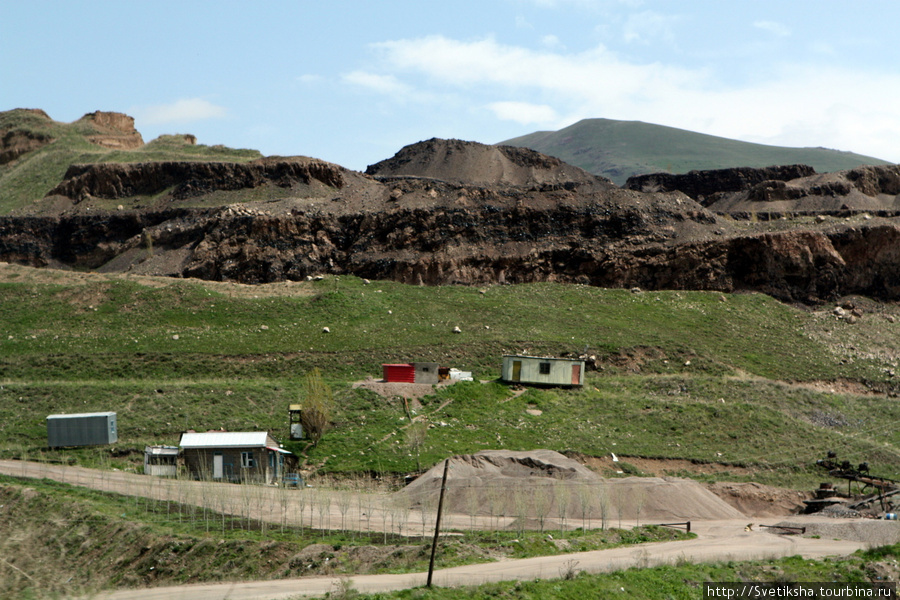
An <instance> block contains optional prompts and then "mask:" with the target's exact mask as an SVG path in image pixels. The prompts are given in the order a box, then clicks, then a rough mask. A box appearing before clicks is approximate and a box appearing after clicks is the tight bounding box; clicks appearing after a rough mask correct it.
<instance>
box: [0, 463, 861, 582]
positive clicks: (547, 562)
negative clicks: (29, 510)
mask: <svg viewBox="0 0 900 600" xmlns="http://www.w3.org/2000/svg"><path fill="white" fill-rule="evenodd" d="M0 473H3V474H7V475H15V476H23V477H32V478H48V479H54V480H58V481H63V482H65V483H69V484H72V485H79V486H85V487H90V488H94V489H101V490H108V491H115V492H119V493H123V494H128V495H139V496H148V497H151V498H155V499H161V500H165V499H167V498H168V499H171V500H175V501H179V502H186V503H195V504H201V505H203V504H205V505H208V506H210V507H211V508H215V509H217V510H222V509H225V510H226V511H229V512H230V511H234V512H236V513H238V514H240V511H241V509H242V507H243V509H244V510H250V511H252V512H253V513H254V514H253V516H254V517H257V518H262V519H269V520H272V521H275V522H278V521H279V520H280V519H282V518H283V516H284V513H283V512H282V506H283V505H284V503H283V502H282V499H284V498H291V495H290V493H291V492H287V493H285V492H284V491H282V490H277V489H272V488H262V487H257V486H236V485H230V484H215V483H201V482H193V481H167V480H160V479H156V478H150V477H146V476H142V475H134V474H128V473H122V472H110V471H96V470H91V469H84V468H80V467H62V466H57V465H44V464H39V463H28V462H21V461H0ZM316 493H317V494H338V493H339V492H320V491H317V492H316ZM251 494H252V496H251ZM279 494H281V496H279ZM386 498H387V495H381V496H380V501H379V498H372V501H371V506H372V508H373V511H377V510H385V509H386V508H385V506H386V504H385V500H386ZM335 504H336V503H329V505H330V507H331V510H332V511H334V512H335V514H334V515H331V517H332V518H340V514H339V513H338V512H337V507H336V506H335ZM348 516H349V515H348ZM311 517H312V516H311V515H310V518H311ZM444 518H445V519H446V520H445V521H444V522H445V523H447V527H459V528H466V527H469V526H470V523H471V517H470V516H469V515H462V514H448V515H445V517H444ZM781 520H782V518H780V517H776V518H770V519H763V520H756V521H755V522H756V523H757V524H768V525H774V524H776V523H777V522H779V521H781ZM798 520H802V521H805V522H817V521H827V522H829V523H835V522H836V520H835V519H825V518H822V517H819V518H811V517H805V518H803V519H800V518H796V517H795V518H792V521H798ZM747 521H748V520H747V519H731V520H725V521H697V520H694V521H692V530H693V531H694V532H695V533H697V535H698V537H697V538H696V539H693V540H688V541H683V542H666V543H660V544H647V545H644V546H640V547H628V548H615V549H611V550H601V551H594V552H585V553H578V554H567V555H562V556H553V557H540V558H532V559H523V560H509V561H502V562H496V563H487V564H478V565H469V566H463V567H455V568H452V569H444V570H441V571H437V572H435V575H434V583H435V585H439V586H446V587H449V586H459V585H474V584H479V583H484V582H489V581H501V580H510V579H534V578H553V577H559V576H561V575H562V574H563V573H564V572H565V571H566V570H568V569H570V568H574V569H575V570H578V571H587V572H593V573H596V572H604V571H614V570H619V569H623V568H628V567H632V566H652V565H656V564H664V563H672V562H675V561H679V560H688V561H693V562H704V561H720V560H745V559H763V558H770V557H779V556H791V555H797V554H799V555H802V556H804V557H808V558H818V557H823V556H829V555H841V554H849V553H851V552H853V551H855V550H857V549H860V548H863V547H864V546H865V544H864V543H863V542H858V541H849V540H835V539H812V538H803V537H797V536H781V535H776V534H773V533H769V532H768V531H767V530H763V529H760V528H759V527H758V526H757V527H754V530H753V531H745V530H744V528H745V526H746V525H747ZM381 524H382V521H381V519H380V518H372V517H371V514H370V518H368V519H366V520H362V521H356V522H355V526H358V527H359V528H361V529H368V528H371V529H378V527H379V526H380V525H381ZM626 524H627V525H630V524H631V523H626ZM347 525H348V527H349V526H354V525H350V523H349V520H348V524H347ZM476 525H477V522H476ZM420 526H421V524H419V525H418V527H420ZM408 527H410V528H418V527H417V526H416V525H415V524H414V523H412V522H411V523H409V524H408ZM341 579H344V580H346V579H347V578H346V577H345V578H337V577H315V578H299V579H287V580H275V581H258V582H241V583H230V584H210V585H206V584H204V585H187V586H173V587H160V588H153V589H146V590H135V589H129V590H122V591H118V592H112V593H108V594H103V595H99V596H96V598H98V599H105V600H126V599H127V600H178V599H185V600H187V599H190V600H213V599H215V600H219V599H222V600H224V599H226V598H227V599H229V600H251V599H256V600H269V599H276V598H291V597H297V596H300V595H323V594H325V593H326V592H329V591H334V590H335V589H336V586H337V585H339V584H340V581H341ZM349 579H350V580H351V582H352V586H353V588H354V589H356V590H359V591H361V592H376V591H386V590H394V589H405V588H411V587H417V586H421V585H423V584H424V583H425V574H423V573H414V574H402V575H359V576H355V577H350V578H349Z"/></svg>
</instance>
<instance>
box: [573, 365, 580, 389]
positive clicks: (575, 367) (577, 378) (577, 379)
mask: <svg viewBox="0 0 900 600" xmlns="http://www.w3.org/2000/svg"><path fill="white" fill-rule="evenodd" d="M580 383H581V365H572V385H579V384H580Z"/></svg>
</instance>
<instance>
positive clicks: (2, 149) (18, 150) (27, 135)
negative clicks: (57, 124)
mask: <svg viewBox="0 0 900 600" xmlns="http://www.w3.org/2000/svg"><path fill="white" fill-rule="evenodd" d="M52 141H53V138H52V137H51V136H49V135H45V134H42V133H38V132H35V131H24V130H20V129H7V130H5V131H0V165H5V164H6V163H10V162H12V161H14V160H16V159H17V158H19V157H20V156H22V155H23V154H27V153H28V152H31V151H32V150H37V149H38V148H40V147H42V146H46V145H47V144H49V143H50V142H52Z"/></svg>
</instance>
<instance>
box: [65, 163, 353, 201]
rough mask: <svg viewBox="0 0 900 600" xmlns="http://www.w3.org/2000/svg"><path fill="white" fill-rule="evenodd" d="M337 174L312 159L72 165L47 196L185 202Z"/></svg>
mask: <svg viewBox="0 0 900 600" xmlns="http://www.w3.org/2000/svg"><path fill="white" fill-rule="evenodd" d="M343 170H344V169H342V168H341V167H338V166H337V165H333V164H331V163H326V162H324V161H320V160H313V159H306V160H302V159H297V160H278V159H261V160H255V161H252V162H249V163H224V162H188V161H179V162H149V163H101V164H89V165H72V166H71V167H69V169H68V170H67V171H66V174H65V178H64V179H63V181H62V182H61V183H60V184H59V185H57V186H56V187H55V188H53V189H52V190H51V191H50V192H49V194H48V195H49V196H53V195H60V196H66V197H67V198H70V199H72V201H74V202H75V203H78V202H80V201H82V200H84V199H85V198H87V197H89V196H95V197H98V198H106V199H110V200H114V199H119V198H129V197H132V196H137V195H141V194H157V193H160V192H162V191H164V190H166V189H167V188H170V187H174V190H173V191H172V196H173V198H175V199H183V198H190V197H194V196H200V195H203V194H208V193H210V192H214V191H217V190H242V189H252V188H255V187H259V186H260V185H263V184H265V183H272V184H274V185H277V186H279V187H286V188H287V187H290V186H291V185H293V184H296V183H304V184H309V183H311V182H312V181H318V182H320V183H322V184H324V185H327V186H330V187H334V188H340V187H342V186H343V183H344V178H343Z"/></svg>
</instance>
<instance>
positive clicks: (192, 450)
mask: <svg viewBox="0 0 900 600" xmlns="http://www.w3.org/2000/svg"><path fill="white" fill-rule="evenodd" d="M181 450H182V454H183V456H184V464H185V466H186V467H187V470H188V473H190V475H191V477H193V478H194V479H212V480H214V481H234V482H257V483H269V484H271V483H275V482H277V481H279V480H280V479H281V477H282V475H284V473H285V464H284V463H285V457H286V456H287V455H290V454H291V453H290V452H288V451H287V450H283V449H281V448H279V447H278V443H277V442H276V441H275V440H274V439H273V438H272V436H271V435H269V434H268V433H266V432H265V431H244V432H237V431H212V432H208V433H193V432H189V433H185V434H182V436H181Z"/></svg>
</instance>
